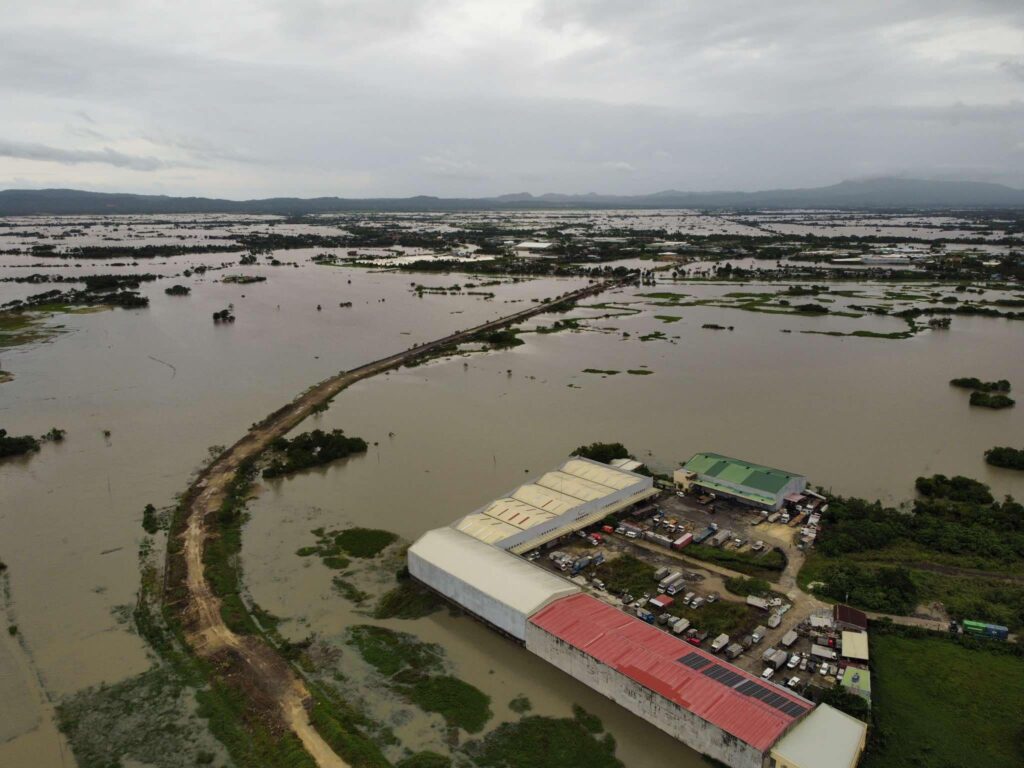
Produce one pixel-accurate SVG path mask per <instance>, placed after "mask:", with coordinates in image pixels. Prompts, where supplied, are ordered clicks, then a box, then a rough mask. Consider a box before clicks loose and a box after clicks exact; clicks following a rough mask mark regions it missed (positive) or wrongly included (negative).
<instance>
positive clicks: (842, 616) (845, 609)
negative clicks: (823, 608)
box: [832, 605, 868, 630]
mask: <svg viewBox="0 0 1024 768" xmlns="http://www.w3.org/2000/svg"><path fill="white" fill-rule="evenodd" d="M832 618H833V619H835V620H836V621H841V622H843V623H844V624H852V625H854V626H855V627H860V628H861V629H865V630H866V629H867V628H868V616H867V614H866V613H864V611H858V610H857V609H856V608H851V607H850V606H848V605H836V606H833V608H832Z"/></svg>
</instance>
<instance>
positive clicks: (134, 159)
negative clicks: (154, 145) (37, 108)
mask: <svg viewBox="0 0 1024 768" xmlns="http://www.w3.org/2000/svg"><path fill="white" fill-rule="evenodd" d="M0 157H11V158H16V159H18V160H39V161H45V162H52V163H63V164H65V165H75V164H78V163H102V164H105V165H113V166H115V167H118V168H130V169H131V170H133V171H155V170H158V169H160V168H166V167H168V164H167V163H165V162H164V161H162V160H158V159H157V158H155V157H140V156H137V155H126V154H124V153H122V152H116V151H115V150H113V149H110V148H109V147H104V148H103V149H99V150H95V149H61V148H59V147H48V146H46V145H45V144H26V143H22V142H16V141H5V140H3V139H0Z"/></svg>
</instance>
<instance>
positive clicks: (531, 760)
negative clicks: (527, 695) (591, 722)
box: [466, 715, 623, 768]
mask: <svg viewBox="0 0 1024 768" xmlns="http://www.w3.org/2000/svg"><path fill="white" fill-rule="evenodd" d="M466 752H467V754H468V755H469V756H470V758H471V759H472V760H473V762H474V763H475V764H476V765H477V766H479V768H567V766H586V767H587V768H623V763H622V761H620V760H619V759H618V758H616V757H615V739H613V738H612V736H611V734H604V735H603V736H602V737H600V738H599V737H598V736H596V735H595V734H594V733H591V732H590V731H588V730H587V728H586V727H584V726H583V725H582V724H581V723H580V722H579V721H578V720H577V719H575V718H554V717H538V716H536V715H532V716H530V717H524V718H522V719H520V720H518V721H517V722H512V723H502V724H501V725H500V726H498V727H497V728H496V729H495V730H493V731H492V732H491V733H489V734H488V735H487V737H486V738H484V739H482V740H480V741H475V742H469V743H468V744H467V745H466Z"/></svg>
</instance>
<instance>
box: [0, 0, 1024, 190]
mask: <svg viewBox="0 0 1024 768" xmlns="http://www.w3.org/2000/svg"><path fill="white" fill-rule="evenodd" d="M0 88H2V94H0V188H7V187H58V186H60V187H74V188H82V189H93V190H101V191H115V190H116V191H130V192H159V193H167V194H176V195H177V194H194V195H208V196H226V197H232V198H248V197H264V196H272V195H301V196H313V195H340V196H346V197H366V196H398V195H412V194H432V195H442V196H460V195H465V196H478V195H490V194H501V193H506V192H519V191H529V192H534V193H543V192H552V191H555V192H590V191H596V192H608V193H643V192H654V191H658V190H663V189H682V190H711V189H716V190H717V189H730V190H734V189H740V190H755V189H765V188H773V187H796V186H815V185H820V184H831V183H835V182H837V181H840V180H842V179H846V178H862V177H868V176H877V175H901V176H909V177H919V178H943V179H960V178H963V179H973V180H983V181H998V182H1002V183H1007V184H1010V185H1013V186H1019V187H1024V0H771V2H765V1H764V0H757V1H755V0H744V1H742V2H739V1H736V0H708V1H706V2H704V1H697V2H694V1H689V0H665V1H664V2H660V1H650V2H646V1H645V0H593V1H592V2H573V1H572V0H548V1H547V2H545V1H544V0H522V1H520V0H498V1H497V2H484V1H483V0H479V1H478V2H463V1H461V0H422V1H420V2H413V1H412V0H394V1H391V0H239V1H238V2H222V1H221V0H175V1H174V2H166V1H165V2H147V0H109V1H108V0H80V1H78V2H74V1H72V0H34V2H31V3H7V4H5V7H4V10H3V20H2V22H0Z"/></svg>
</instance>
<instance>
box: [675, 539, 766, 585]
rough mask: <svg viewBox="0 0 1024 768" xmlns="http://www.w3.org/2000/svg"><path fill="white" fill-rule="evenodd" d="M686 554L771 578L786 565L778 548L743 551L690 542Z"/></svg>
mask: <svg viewBox="0 0 1024 768" xmlns="http://www.w3.org/2000/svg"><path fill="white" fill-rule="evenodd" d="M686 554H687V555H689V556H690V557H694V558H696V559H698V560H704V561H705V562H709V563H717V564H718V565H722V566H725V567H726V568H730V569H732V570H734V571H739V572H740V573H745V574H747V575H748V576H757V577H761V578H768V579H772V578H774V577H775V576H777V575H778V573H779V572H780V571H782V570H784V569H785V567H786V556H785V554H783V553H782V551H781V550H779V549H771V550H768V551H767V552H762V553H757V552H745V551H742V550H740V551H737V550H734V549H719V548H718V547H709V546H707V545H706V544H691V545H690V546H689V547H687V548H686Z"/></svg>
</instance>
